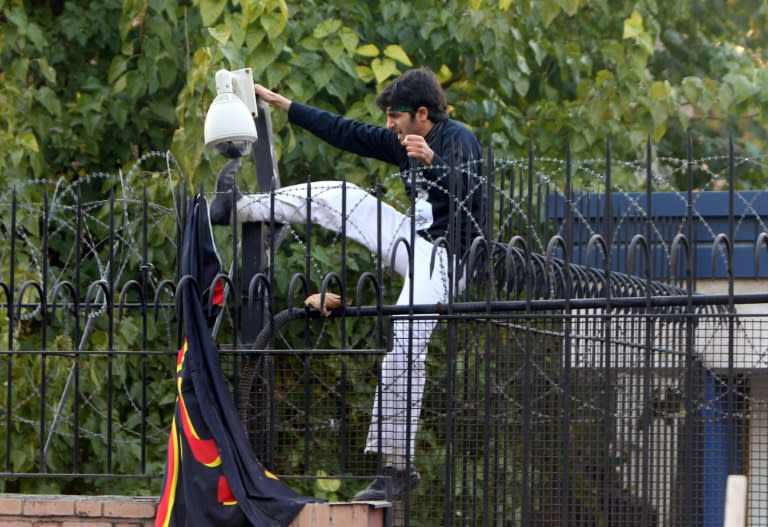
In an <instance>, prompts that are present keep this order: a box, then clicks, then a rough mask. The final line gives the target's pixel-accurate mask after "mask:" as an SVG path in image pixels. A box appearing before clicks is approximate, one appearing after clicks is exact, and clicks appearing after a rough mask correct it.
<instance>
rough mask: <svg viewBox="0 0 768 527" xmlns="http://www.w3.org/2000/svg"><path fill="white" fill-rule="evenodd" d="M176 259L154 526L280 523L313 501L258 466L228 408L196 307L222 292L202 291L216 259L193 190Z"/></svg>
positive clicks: (216, 300)
mask: <svg viewBox="0 0 768 527" xmlns="http://www.w3.org/2000/svg"><path fill="white" fill-rule="evenodd" d="M181 258H182V261H181V274H182V279H181V280H180V282H179V286H178V292H179V294H180V296H181V298H180V299H179V301H180V303H181V307H182V312H183V317H184V323H185V324H184V327H185V330H186V338H185V339H184V344H183V346H182V348H181V349H180V350H179V353H178V357H177V361H176V389H177V394H176V409H175V412H174V417H173V422H172V423H171V433H170V437H169V439H168V459H167V463H166V471H165V478H164V481H163V491H162V494H161V499H160V504H159V506H158V511H157V516H156V518H155V527H180V526H191V525H194V526H195V527H206V526H220V525H227V526H239V525H244V526H246V525H254V526H257V527H278V526H279V527H286V526H287V525H288V524H289V523H290V522H291V521H292V520H293V519H294V518H295V516H296V515H297V514H298V513H299V512H300V511H301V509H302V507H303V506H304V504H306V503H308V502H311V501H317V500H315V499H314V498H309V497H305V496H301V495H299V494H297V493H296V492H294V491H293V490H292V489H290V488H289V487H287V486H286V485H285V484H284V483H282V482H281V481H279V480H278V479H277V478H276V477H275V476H274V475H273V474H272V473H270V472H269V471H268V470H266V469H265V468H264V467H263V466H262V464H261V463H260V462H259V460H258V459H256V456H255V455H254V453H253V450H252V449H251V446H250V444H249V443H248V440H247V437H246V435H245V432H244V430H243V426H242V424H241V423H240V419H239V417H238V415H237V412H236V410H235V405H234V403H233V401H232V397H231V396H230V394H229V390H228V387H227V383H226V380H225V378H224V374H223V372H222V370H221V364H220V362H219V354H218V350H217V347H216V344H215V342H214V341H213V338H212V337H211V334H210V332H209V330H208V319H207V318H206V314H207V315H208V316H210V311H209V309H208V307H207V306H206V308H205V309H204V307H203V303H204V302H205V303H206V304H208V306H210V305H211V304H213V305H218V304H220V303H221V301H222V298H223V295H222V290H221V286H220V285H218V286H217V287H215V288H214V289H213V290H210V289H209V286H210V284H211V283H212V282H213V280H214V278H215V277H216V275H217V274H218V273H219V272H220V271H221V262H220V260H219V257H218V254H217V253H216V248H215V245H214V242H213V236H212V233H211V225H210V221H209V218H208V204H207V202H206V201H205V198H203V197H202V196H201V195H198V196H195V197H194V198H193V199H192V201H191V204H190V207H189V214H188V215H187V221H186V225H185V229H184V240H183V246H182V251H181ZM217 284H221V282H217ZM211 295H212V298H211Z"/></svg>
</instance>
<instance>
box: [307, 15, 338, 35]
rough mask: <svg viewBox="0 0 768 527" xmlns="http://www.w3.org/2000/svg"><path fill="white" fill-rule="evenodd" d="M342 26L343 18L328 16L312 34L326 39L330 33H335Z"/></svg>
mask: <svg viewBox="0 0 768 527" xmlns="http://www.w3.org/2000/svg"><path fill="white" fill-rule="evenodd" d="M340 27H341V20H338V19H336V18H327V19H325V20H323V21H322V22H320V23H319V24H318V25H317V27H316V28H315V30H314V31H313V32H312V36H313V37H315V38H319V39H324V38H326V37H328V36H330V35H335V34H336V32H337V31H338V30H339V28H340Z"/></svg>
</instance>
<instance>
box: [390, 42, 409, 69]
mask: <svg viewBox="0 0 768 527" xmlns="http://www.w3.org/2000/svg"><path fill="white" fill-rule="evenodd" d="M384 55H385V56H387V57H389V58H391V59H395V60H396V61H398V62H400V63H402V64H405V65H406V66H413V63H412V62H411V59H409V58H408V55H407V54H406V53H405V51H404V50H403V48H402V47H400V46H398V45H397V44H390V45H389V46H387V47H386V48H384Z"/></svg>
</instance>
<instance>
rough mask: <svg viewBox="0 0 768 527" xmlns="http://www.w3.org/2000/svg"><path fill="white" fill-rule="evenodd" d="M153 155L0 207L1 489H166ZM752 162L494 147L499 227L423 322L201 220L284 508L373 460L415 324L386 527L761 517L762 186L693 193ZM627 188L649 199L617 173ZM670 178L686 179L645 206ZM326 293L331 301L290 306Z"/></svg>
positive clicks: (280, 248) (174, 211) (329, 268)
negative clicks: (219, 269) (372, 444)
mask: <svg viewBox="0 0 768 527" xmlns="http://www.w3.org/2000/svg"><path fill="white" fill-rule="evenodd" d="M154 157H160V158H161V160H162V161H163V162H164V163H167V165H168V166H169V167H172V166H173V164H172V159H171V158H170V157H169V156H166V155H161V154H153V155H150V156H148V157H147V158H146V159H143V160H141V161H140V163H138V164H137V168H136V170H135V171H132V172H129V173H128V174H125V175H121V176H120V177H111V176H108V175H92V176H90V177H89V178H86V179H85V180H83V181H81V182H78V183H76V184H72V185H62V184H56V183H52V182H47V183H46V182H43V183H38V184H32V183H31V184H29V185H27V186H23V187H20V188H17V189H14V190H13V191H9V192H8V193H7V194H4V195H3V196H2V197H1V198H2V200H3V204H4V205H5V207H6V210H7V214H6V215H5V217H4V219H3V222H2V227H1V228H2V231H3V233H4V234H5V238H6V243H5V244H4V245H3V246H2V247H0V262H2V268H1V270H0V285H1V286H2V293H3V297H4V300H3V302H2V304H0V306H1V309H2V310H3V317H4V318H3V320H4V321H5V324H4V325H3V326H4V327H3V328H2V330H0V338H2V342H3V348H2V350H3V359H4V365H3V366H4V375H3V387H4V390H2V393H0V417H1V418H2V419H1V420H0V429H2V430H3V432H4V433H3V434H2V436H3V437H4V442H3V444H2V445H0V452H1V453H2V469H1V470H0V486H1V487H2V489H3V490H5V491H6V492H8V491H38V492H43V491H46V492H51V491H55V492H66V493H71V492H76V493H118V492H120V493H142V494H157V493H159V487H160V483H161V479H162V473H163V468H164V461H165V453H166V450H165V448H166V441H167V434H168V426H169V423H170V419H171V416H172V412H173V405H174V400H175V399H174V393H175V392H174V371H175V360H176V359H175V356H176V351H177V349H178V347H179V344H180V341H181V337H182V335H181V334H180V327H179V325H178V324H177V320H178V313H177V311H176V304H175V284H176V283H177V282H178V279H179V277H178V276H177V273H176V268H177V267H176V264H177V257H176V254H177V253H176V248H177V247H178V246H179V244H178V243H177V241H176V240H177V236H178V232H179V226H180V225H181V224H182V223H183V217H184V207H185V198H183V197H178V196H183V194H184V193H179V194H178V196H175V195H174V194H173V192H171V191H170V190H168V189H167V188H164V187H165V185H164V184H162V183H159V182H162V181H163V178H170V179H174V178H175V174H174V170H173V169H172V168H167V169H166V170H165V171H162V170H160V171H157V172H150V171H147V170H146V169H144V168H142V167H143V166H144V164H146V163H148V162H150V161H151V159H150V158H154ZM764 161H765V160H764V159H762V160H760V159H754V158H752V159H737V158H736V157H735V156H734V155H733V154H732V153H730V154H726V155H723V156H708V157H707V158H706V159H705V160H695V159H693V158H692V156H689V158H688V159H687V160H676V159H671V158H670V159H651V156H650V154H649V155H648V159H646V160H644V161H643V162H639V163H620V162H617V161H615V160H610V157H609V156H608V158H607V159H606V160H602V161H586V162H581V163H575V162H572V161H571V160H570V159H568V158H566V159H564V160H552V159H537V158H536V157H535V156H533V155H530V156H529V157H528V158H527V159H523V160H501V159H496V160H494V159H491V158H489V159H487V160H486V162H485V163H484V172H483V174H482V177H483V189H482V191H483V196H484V198H485V202H486V211H487V213H488V216H489V217H491V218H493V221H492V222H488V223H487V224H486V225H485V233H486V237H485V238H484V239H482V240H479V241H477V242H475V243H473V244H471V246H470V249H469V252H468V254H467V255H466V256H465V257H464V258H463V259H462V260H461V262H462V263H463V266H456V267H455V268H454V269H453V275H452V276H462V277H466V278H467V282H466V283H467V286H466V288H464V289H463V290H461V292H457V293H456V294H455V295H452V297H451V298H449V299H448V301H447V302H445V303H440V304H439V305H421V304H413V303H411V304H407V305H397V304H396V302H394V298H395V297H396V296H397V293H398V292H399V289H400V285H401V284H402V278H401V277H398V276H397V275H395V274H393V273H392V272H391V271H388V270H386V269H385V264H386V262H384V261H382V259H381V258H376V255H375V254H374V255H373V258H371V254H370V251H368V250H366V249H364V248H361V247H360V246H358V245H357V244H355V243H353V242H348V241H347V239H346V238H345V237H344V236H340V235H339V234H337V233H329V232H326V231H323V230H322V229H318V228H317V227H316V226H315V227H314V228H313V227H312V226H311V225H293V226H281V227H280V228H279V229H277V228H274V225H270V224H269V223H265V224H258V225H249V226H245V227H243V230H241V229H240V228H228V227H214V234H215V236H216V238H217V242H218V244H219V252H220V254H221V255H222V257H223V260H224V265H225V270H226V269H228V270H229V272H228V273H226V277H224V276H222V277H220V279H219V280H220V281H221V282H222V283H224V284H225V285H226V293H227V296H226V308H225V309H224V310H223V311H222V312H221V316H220V317H219V318H218V319H217V320H216V321H215V323H213V325H212V327H211V331H212V332H213V333H214V334H215V336H216V340H217V342H218V343H219V346H220V349H221V357H222V362H223V364H224V366H225V371H227V372H228V374H229V376H230V377H229V380H230V381H231V386H232V393H233V398H234V399H235V401H236V404H237V405H238V408H239V410H240V412H241V416H242V419H243V424H244V426H245V428H246V430H247V431H248V434H249V437H250V438H251V440H252V444H253V448H254V450H255V452H256V453H257V455H258V457H259V458H260V459H261V460H262V461H263V462H264V463H265V465H266V466H268V467H269V468H270V469H271V470H272V471H273V472H275V473H278V474H280V475H282V477H283V478H284V479H286V481H288V482H289V483H290V484H291V485H292V486H294V487H296V488H297V489H299V490H301V491H302V492H305V493H307V494H314V495H318V496H320V497H325V498H328V499H333V500H346V499H351V497H352V496H353V495H354V494H355V492H356V491H358V490H359V489H360V488H362V487H363V486H364V485H365V484H366V483H367V482H368V480H369V479H370V478H372V477H373V476H374V475H375V474H376V472H377V470H378V468H379V467H380V463H381V459H380V458H379V456H377V455H375V454H365V453H363V446H364V445H365V443H366V436H367V434H368V426H369V423H370V421H371V412H372V408H374V409H375V407H374V406H372V405H373V401H374V399H375V397H376V395H377V390H378V388H377V387H378V384H379V383H378V381H379V376H380V368H381V359H382V356H383V355H384V354H385V353H387V351H388V350H390V349H392V347H393V346H395V345H396V344H397V342H396V341H395V339H396V338H402V334H403V333H402V332H401V333H393V332H392V327H393V325H394V324H395V322H396V321H405V322H407V323H409V324H410V325H409V328H410V329H409V331H408V332H406V335H411V337H412V336H413V335H414V333H418V332H419V330H420V328H421V327H422V326H425V327H430V328H431V326H432V325H433V324H434V325H435V329H434V331H432V332H431V336H430V337H429V340H428V342H429V344H428V345H429V348H428V358H427V361H426V366H425V367H426V375H425V379H426V380H425V383H426V386H425V389H424V400H423V403H422V405H421V414H420V419H419V428H418V434H417V436H416V438H415V443H414V445H415V447H414V448H413V449H412V450H411V449H410V448H409V451H408V456H409V457H411V458H412V461H413V463H414V464H415V465H416V467H417V468H418V470H419V471H420V473H421V474H422V478H423V479H422V482H421V485H420V486H419V487H418V488H417V489H415V490H414V491H412V492H411V493H409V494H407V495H406V496H405V497H403V498H401V499H399V500H398V502H397V504H396V507H395V508H394V511H395V513H394V514H393V515H392V518H391V521H392V523H393V524H395V525H410V526H421V525H424V526H426V525H430V526H432V525H445V526H465V525H466V526H475V525H487V526H491V525H492V526H501V525H504V526H506V525H526V526H528V525H590V526H591V525H606V526H607V525H610V526H620V525H626V526H630V525H632V526H634V525H643V526H651V525H691V526H694V525H695V526H701V525H721V524H722V519H723V510H724V505H725V485H726V478H727V476H728V475H729V474H745V475H746V476H747V477H748V485H749V487H748V488H749V493H748V517H749V521H750V524H751V525H762V524H763V523H765V522H766V521H768V499H767V498H766V497H765V496H766V493H765V489H766V486H768V461H767V460H766V455H765V452H766V448H767V447H768V406H766V401H768V371H767V370H766V368H768V363H767V362H768V361H767V360H766V353H767V352H766V347H767V346H768V344H767V342H768V340H767V339H768V318H766V316H765V313H766V309H765V308H766V306H765V305H766V304H768V287H767V286H768V283H767V282H766V276H768V269H767V268H768V243H766V242H767V240H768V229H766V226H765V224H764V222H763V217H766V216H768V195H767V194H766V193H765V192H764V191H762V190H758V191H751V192H734V191H732V190H730V191H729V190H726V191H717V192H715V191H711V190H712V188H713V187H714V186H715V185H717V184H718V182H720V181H725V182H726V183H728V185H727V188H729V189H734V188H735V186H736V185H735V181H737V180H739V179H740V176H741V173H742V172H743V171H748V172H750V173H751V174H752V175H754V174H755V173H757V174H760V173H764V171H765V168H764ZM638 174H639V175H642V176H643V178H644V180H645V183H646V191H645V192H642V193H628V192H624V191H622V190H620V189H618V186H619V185H617V184H615V183H613V182H612V181H614V180H616V179H621V177H622V176H623V177H624V180H625V181H626V180H627V179H628V178H634V177H638ZM702 174H704V175H705V176H702ZM763 175H764V174H763ZM672 177H676V178H678V179H680V178H682V179H683V180H686V178H687V180H688V182H689V184H688V187H689V188H693V180H694V178H696V179H697V181H701V180H702V177H704V179H705V181H706V183H705V184H704V185H702V188H703V190H702V191H697V192H693V191H686V192H672V191H661V192H657V191H656V190H655V189H656V188H662V189H663V187H664V185H663V184H664V180H665V179H670V178H672ZM389 183H390V182H389V181H384V182H379V186H378V187H377V188H380V186H382V185H383V186H387V185H389ZM699 184H700V183H699ZM708 185H709V186H708ZM104 186H106V187H109V188H112V189H113V190H112V194H111V195H110V198H109V199H93V198H89V197H87V191H86V189H93V188H96V187H104ZM393 186H394V185H393ZM574 188H588V191H584V192H575V191H574ZM394 199H395V206H396V208H399V209H400V210H408V208H409V206H410V205H409V204H408V203H407V202H401V203H397V201H396V197H395V198H394ZM368 220H369V221H375V218H369V219H368ZM342 232H344V231H343V229H342ZM270 233H279V235H278V234H275V235H272V236H270ZM411 241H412V240H411ZM406 242H407V240H406ZM248 244H251V245H248ZM253 244H255V246H254V245H253ZM406 245H407V243H406ZM244 255H245V256H244ZM233 262H234V264H233ZM254 262H255V263H254ZM270 262H275V265H270ZM451 265H453V264H451ZM318 291H332V292H336V293H341V295H342V302H343V303H344V304H345V306H344V307H341V308H339V309H336V310H335V311H334V313H333V315H332V316H330V317H327V318H326V317H321V316H319V315H318V313H317V312H316V311H315V310H313V309H306V308H305V307H304V306H303V300H304V298H305V297H306V296H308V295H309V294H311V293H315V292H318ZM405 370H406V374H407V375H409V376H410V375H412V374H413V372H410V371H408V369H407V368H405ZM379 395H380V394H379ZM408 411H409V412H410V411H412V410H408ZM373 433H376V430H374V431H373Z"/></svg>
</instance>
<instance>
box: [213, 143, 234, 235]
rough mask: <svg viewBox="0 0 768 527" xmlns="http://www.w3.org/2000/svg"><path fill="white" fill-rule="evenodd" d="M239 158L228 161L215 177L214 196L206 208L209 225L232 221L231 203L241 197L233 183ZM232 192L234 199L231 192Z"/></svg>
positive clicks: (225, 223) (226, 223) (227, 223)
mask: <svg viewBox="0 0 768 527" xmlns="http://www.w3.org/2000/svg"><path fill="white" fill-rule="evenodd" d="M241 164H242V162H241V161H240V158H237V159H233V160H232V161H229V162H228V163H227V164H226V165H224V168H222V169H221V172H219V176H218V178H217V179H216V196H215V197H214V198H213V201H212V202H211V206H210V207H209V209H208V216H209V217H210V219H211V225H229V224H230V222H231V221H232V204H233V203H237V200H239V199H240V198H241V197H242V194H240V191H239V190H237V185H235V175H236V174H237V172H238V170H240V165H241ZM233 193H234V199H233V195H232V194H233Z"/></svg>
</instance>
